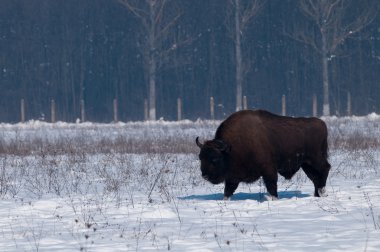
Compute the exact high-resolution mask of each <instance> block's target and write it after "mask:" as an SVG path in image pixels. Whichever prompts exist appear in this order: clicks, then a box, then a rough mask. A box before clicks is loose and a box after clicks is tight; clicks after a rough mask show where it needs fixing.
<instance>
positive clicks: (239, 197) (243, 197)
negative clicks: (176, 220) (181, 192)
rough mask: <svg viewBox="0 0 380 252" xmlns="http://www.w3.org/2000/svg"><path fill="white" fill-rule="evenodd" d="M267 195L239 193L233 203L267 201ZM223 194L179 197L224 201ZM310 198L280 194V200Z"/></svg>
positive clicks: (289, 193) (293, 194) (233, 196)
mask: <svg viewBox="0 0 380 252" xmlns="http://www.w3.org/2000/svg"><path fill="white" fill-rule="evenodd" d="M266 195H268V194H266V193H243V192H239V193H236V194H234V195H232V197H231V199H230V200H232V201H238V200H256V201H258V202H264V201H267V198H266V197H265V196H266ZM223 197H224V195H223V193H214V194H205V195H189V196H185V197H178V199H180V200H223ZM306 197H310V194H307V193H302V192H301V191H285V192H278V198H279V199H291V198H306Z"/></svg>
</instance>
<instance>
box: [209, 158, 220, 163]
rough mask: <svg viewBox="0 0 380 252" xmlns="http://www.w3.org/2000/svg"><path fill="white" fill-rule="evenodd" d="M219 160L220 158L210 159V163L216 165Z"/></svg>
mask: <svg viewBox="0 0 380 252" xmlns="http://www.w3.org/2000/svg"><path fill="white" fill-rule="evenodd" d="M219 160H220V158H212V159H211V163H213V164H216V163H218V162H219Z"/></svg>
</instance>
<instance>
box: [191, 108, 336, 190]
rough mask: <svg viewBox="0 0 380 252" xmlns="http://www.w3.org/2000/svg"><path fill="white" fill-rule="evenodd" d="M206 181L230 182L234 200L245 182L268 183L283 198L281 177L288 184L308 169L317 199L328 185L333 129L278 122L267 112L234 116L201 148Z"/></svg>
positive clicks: (309, 122) (312, 121)
mask: <svg viewBox="0 0 380 252" xmlns="http://www.w3.org/2000/svg"><path fill="white" fill-rule="evenodd" d="M196 142H197V145H198V146H199V147H200V149H201V150H200V154H199V158H200V160H201V171H202V176H203V177H204V178H205V179H207V180H208V181H210V182H211V183H214V184H219V183H222V182H224V183H225V189H224V196H225V197H226V198H229V197H230V196H231V195H232V194H233V193H234V192H235V190H236V188H237V187H238V185H239V183H240V182H245V183H251V182H254V181H256V180H257V179H259V178H260V177H263V179H264V183H265V185H266V188H267V191H268V192H269V194H271V195H272V196H275V197H278V195H277V180H278V173H279V174H280V175H282V176H283V177H285V178H286V179H290V178H292V176H293V175H294V174H295V173H296V172H297V171H298V170H299V169H300V168H302V169H303V170H304V172H305V173H306V175H307V176H308V177H309V178H310V180H311V181H312V182H313V183H314V187H315V192H314V195H315V196H317V197H318V196H321V195H320V193H321V192H322V191H320V190H322V189H324V187H325V185H326V180H327V176H328V174H329V170H330V164H329V163H328V161H327V127H326V124H325V123H324V122H323V121H322V120H320V119H318V118H292V117H286V116H278V115H274V114H272V113H269V112H267V111H263V110H256V111H251V110H244V111H239V112H236V113H234V114H232V115H231V116H230V117H228V118H227V119H226V120H225V121H224V122H222V124H221V125H220V126H219V127H218V129H217V131H216V134H215V138H214V139H213V140H209V141H206V142H205V143H204V144H201V143H200V142H199V140H198V138H197V139H196Z"/></svg>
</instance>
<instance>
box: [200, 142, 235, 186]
mask: <svg viewBox="0 0 380 252" xmlns="http://www.w3.org/2000/svg"><path fill="white" fill-rule="evenodd" d="M195 142H196V144H197V145H198V147H199V148H200V149H201V150H200V153H199V159H200V161H201V172H202V177H203V178H204V179H206V180H208V181H210V182H211V183H213V184H219V183H222V182H223V181H224V177H225V174H226V171H227V166H228V165H227V162H228V159H227V157H228V153H229V152H230V150H231V148H230V146H229V145H228V144H227V143H226V142H224V141H223V140H219V139H214V140H209V141H206V142H204V143H203V144H202V143H200V142H199V138H198V137H197V138H196V139H195Z"/></svg>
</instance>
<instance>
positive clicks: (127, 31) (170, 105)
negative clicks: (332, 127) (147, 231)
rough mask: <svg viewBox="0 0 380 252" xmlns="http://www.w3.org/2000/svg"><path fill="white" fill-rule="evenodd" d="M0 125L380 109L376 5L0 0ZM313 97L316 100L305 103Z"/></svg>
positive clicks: (346, 1)
mask: <svg viewBox="0 0 380 252" xmlns="http://www.w3.org/2000/svg"><path fill="white" fill-rule="evenodd" d="M0 5H1V8H0V71H1V72H0V90H1V94H2V95H1V99H0V121H1V122H17V121H19V120H20V113H21V112H20V101H21V100H22V99H23V102H24V104H25V114H26V118H27V119H39V118H45V119H46V120H49V116H50V109H51V108H50V106H51V101H52V100H54V104H55V109H56V113H55V117H56V119H57V120H62V121H75V120H76V119H77V118H80V116H81V115H80V114H81V103H82V101H83V102H84V104H85V107H86V120H89V121H99V122H109V121H112V119H113V116H112V115H113V111H114V109H115V103H114V100H115V99H116V100H117V107H118V109H117V111H118V118H119V119H120V120H122V121H128V120H143V119H144V107H147V109H148V118H149V119H151V120H156V119H158V118H161V117H163V118H165V119H168V120H174V119H176V117H177V99H178V98H181V101H182V110H183V111H182V117H183V118H187V119H197V118H210V110H209V102H210V97H213V99H214V101H215V104H216V105H215V106H216V110H217V113H216V115H218V117H220V118H222V117H224V116H225V115H228V114H229V113H232V112H233V111H236V110H240V109H241V108H242V107H243V96H245V97H246V99H247V103H248V104H247V105H248V108H263V109H268V110H270V111H272V112H275V113H280V112H281V103H282V97H283V95H285V96H286V106H287V108H286V111H287V114H290V115H297V116H309V115H311V114H312V109H313V108H312V101H313V99H316V100H317V101H318V103H317V104H318V105H317V111H318V115H345V114H346V113H347V101H348V99H349V100H351V110H352V113H353V114H357V115H362V114H368V113H370V112H380V111H379V110H380V83H379V79H380V71H379V69H380V67H379V66H380V29H379V27H380V15H378V13H379V8H380V2H379V1H377V0H362V1H355V0H191V1H190V0H80V1H75V0H55V1H51V0H34V1H30V0H3V1H1V4H0ZM313 97H314V98H313Z"/></svg>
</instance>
